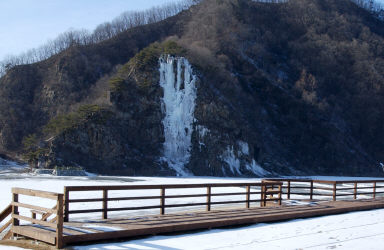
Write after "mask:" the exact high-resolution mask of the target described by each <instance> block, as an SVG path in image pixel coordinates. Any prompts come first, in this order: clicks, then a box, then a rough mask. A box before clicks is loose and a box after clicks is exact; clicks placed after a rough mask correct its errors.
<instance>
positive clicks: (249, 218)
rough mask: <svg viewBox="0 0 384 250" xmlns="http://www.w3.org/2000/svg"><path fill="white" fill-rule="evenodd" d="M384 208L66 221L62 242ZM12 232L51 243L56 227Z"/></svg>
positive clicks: (339, 204) (333, 206)
mask: <svg viewBox="0 0 384 250" xmlns="http://www.w3.org/2000/svg"><path fill="white" fill-rule="evenodd" d="M379 208H384V199H382V198H380V199H369V200H354V201H326V202H324V201H323V202H319V203H317V204H316V205H313V204H311V205H301V206H285V205H283V206H270V207H256V208H249V209H244V208H239V209H229V210H216V211H209V212H189V213H177V214H166V215H152V216H141V217H131V218H118V219H100V220H89V221H85V222H65V223H64V225H63V239H62V240H63V244H64V245H67V244H76V243H79V242H90V241H97V240H108V239H111V240H114V239H119V238H129V237H137V236H146V235H154V234H162V233H170V232H183V231H189V230H198V229H210V228H218V227H224V226H235V225H245V224H254V223H261V222H264V223H265V222H275V221H282V220H289V219H299V218H308V217H314V216H322V215H332V214H340V213H346V212H352V211H363V210H371V209H379ZM12 230H13V232H14V233H16V234H19V235H23V236H27V237H30V238H33V239H38V240H41V241H44V242H47V243H50V244H55V242H56V232H55V230H53V229H51V228H49V227H44V226H40V225H39V226H38V225H27V226H15V227H13V229H12Z"/></svg>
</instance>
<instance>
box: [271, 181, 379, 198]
mask: <svg viewBox="0 0 384 250" xmlns="http://www.w3.org/2000/svg"><path fill="white" fill-rule="evenodd" d="M268 180H270V181H280V182H283V186H282V188H283V190H282V194H284V195H286V198H287V199H288V200H289V199H291V196H292V195H295V197H296V198H297V197H298V196H300V198H301V199H309V200H313V199H315V198H322V199H324V198H325V199H326V198H327V197H329V199H330V200H333V201H336V200H337V199H338V197H343V198H344V199H354V200H356V199H367V198H371V199H375V198H376V197H378V196H380V195H381V196H382V194H384V180H352V181H325V180H310V179H280V178H279V179H276V178H274V179H268Z"/></svg>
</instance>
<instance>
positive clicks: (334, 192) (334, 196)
mask: <svg viewBox="0 0 384 250" xmlns="http://www.w3.org/2000/svg"><path fill="white" fill-rule="evenodd" d="M336 188H337V183H336V182H334V183H333V201H336Z"/></svg>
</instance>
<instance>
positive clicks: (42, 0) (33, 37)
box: [0, 0, 172, 61]
mask: <svg viewBox="0 0 384 250" xmlns="http://www.w3.org/2000/svg"><path fill="white" fill-rule="evenodd" d="M169 2H172V1H170V0H0V61H1V60H2V59H3V58H4V57H5V56H6V55H9V54H12V55H18V54H20V53H22V52H25V51H26V50H28V49H31V48H36V47H39V46H40V45H42V44H44V43H45V42H46V41H47V40H49V39H54V38H56V37H57V35H58V34H60V33H63V32H65V31H67V30H69V29H71V28H73V29H82V28H85V29H88V30H91V31H92V30H93V29H94V28H96V26H97V25H98V24H101V23H103V22H106V21H111V20H112V19H113V18H115V17H117V16H118V15H119V14H121V13H122V12H124V11H127V10H143V9H148V8H150V7H153V6H158V5H162V4H165V3H169Z"/></svg>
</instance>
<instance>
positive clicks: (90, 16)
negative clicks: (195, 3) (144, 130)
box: [0, 0, 384, 61]
mask: <svg viewBox="0 0 384 250" xmlns="http://www.w3.org/2000/svg"><path fill="white" fill-rule="evenodd" d="M377 1H378V2H381V3H383V4H384V0H377ZM168 2H172V1H171V0H0V61H1V60H2V59H3V58H4V57H5V56H6V55H9V54H11V55H18V54H20V53H21V52H25V51H26V50H28V49H31V48H37V47H39V46H40V45H42V44H44V43H45V42H46V41H47V40H49V39H54V38H56V37H57V35H58V34H60V33H63V32H65V31H67V30H69V29H71V28H73V29H82V28H85V29H88V30H90V31H91V30H93V29H94V28H95V27H96V26H97V25H98V24H101V23H103V22H106V21H111V20H112V19H113V18H115V17H117V16H118V15H119V14H121V13H122V12H124V11H127V10H143V9H148V8H150V7H152V6H158V5H162V4H165V3H168Z"/></svg>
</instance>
